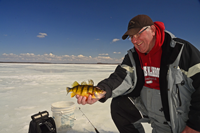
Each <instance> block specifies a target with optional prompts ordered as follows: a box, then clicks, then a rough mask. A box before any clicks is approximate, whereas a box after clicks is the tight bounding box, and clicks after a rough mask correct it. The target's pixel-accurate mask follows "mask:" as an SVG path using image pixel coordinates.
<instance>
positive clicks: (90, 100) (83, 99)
mask: <svg viewBox="0 0 200 133" xmlns="http://www.w3.org/2000/svg"><path fill="white" fill-rule="evenodd" d="M105 94H106V92H105V91H104V92H103V93H102V94H101V95H99V98H92V96H91V95H89V96H88V98H86V97H84V96H80V95H76V98H77V103H78V104H82V105H85V104H93V103H95V102H97V101H98V100H99V99H101V98H103V97H104V96H105Z"/></svg>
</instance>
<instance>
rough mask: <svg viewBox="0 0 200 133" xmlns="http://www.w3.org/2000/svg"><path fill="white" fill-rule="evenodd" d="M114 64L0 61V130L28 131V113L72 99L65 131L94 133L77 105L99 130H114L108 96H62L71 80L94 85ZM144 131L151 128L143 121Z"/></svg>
mask: <svg viewBox="0 0 200 133" xmlns="http://www.w3.org/2000/svg"><path fill="white" fill-rule="evenodd" d="M115 67H116V65H98V64H15V63H1V64H0V132H1V133H28V129H29V123H30V121H31V115H33V114H36V113H38V112H39V111H40V112H41V111H44V110H46V111H48V112H49V113H50V116H52V112H51V104H52V103H54V102H59V101H72V102H74V103H75V104H76V107H77V109H76V110H75V116H76V120H75V122H74V126H73V129H72V130H71V131H69V132H67V133H95V131H94V128H93V127H92V126H91V124H90V123H89V122H88V121H87V119H86V118H85V116H83V115H82V113H81V112H80V111H79V110H78V107H80V108H81V110H82V111H83V112H84V113H85V115H86V116H87V117H88V118H89V119H90V121H91V122H92V123H93V125H94V126H95V127H96V128H97V129H98V130H99V131H100V132H101V133H118V130H117V129H116V127H115V125H114V123H113V121H112V119H111V116H110V99H109V100H108V101H107V102H105V103H100V102H97V103H95V104H94V105H84V106H82V105H79V104H77V103H76V98H71V97H70V95H66V87H71V84H72V83H73V82H74V81H77V82H79V83H80V82H82V81H84V80H85V81H87V80H88V79H92V80H93V81H94V84H95V85H96V84H97V83H98V82H99V81H101V80H103V79H105V78H107V77H108V76H109V75H110V74H111V73H112V72H113V71H114V70H115ZM145 130H146V131H148V132H150V130H151V128H150V127H149V125H148V124H145Z"/></svg>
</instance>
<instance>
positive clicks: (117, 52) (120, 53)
mask: <svg viewBox="0 0 200 133" xmlns="http://www.w3.org/2000/svg"><path fill="white" fill-rule="evenodd" d="M113 53H114V54H121V52H113Z"/></svg>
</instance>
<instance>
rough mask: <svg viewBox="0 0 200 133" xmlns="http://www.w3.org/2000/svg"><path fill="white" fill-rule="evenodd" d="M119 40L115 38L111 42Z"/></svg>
mask: <svg viewBox="0 0 200 133" xmlns="http://www.w3.org/2000/svg"><path fill="white" fill-rule="evenodd" d="M119 40H120V39H117V38H115V39H113V40H112V42H117V41H119Z"/></svg>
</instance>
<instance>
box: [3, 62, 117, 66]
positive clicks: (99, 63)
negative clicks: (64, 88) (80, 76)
mask: <svg viewBox="0 0 200 133" xmlns="http://www.w3.org/2000/svg"><path fill="white" fill-rule="evenodd" d="M0 63H22V64H98V65H101V64H102V65H118V64H120V63H101V62H98V63H51V62H4V61H0Z"/></svg>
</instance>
